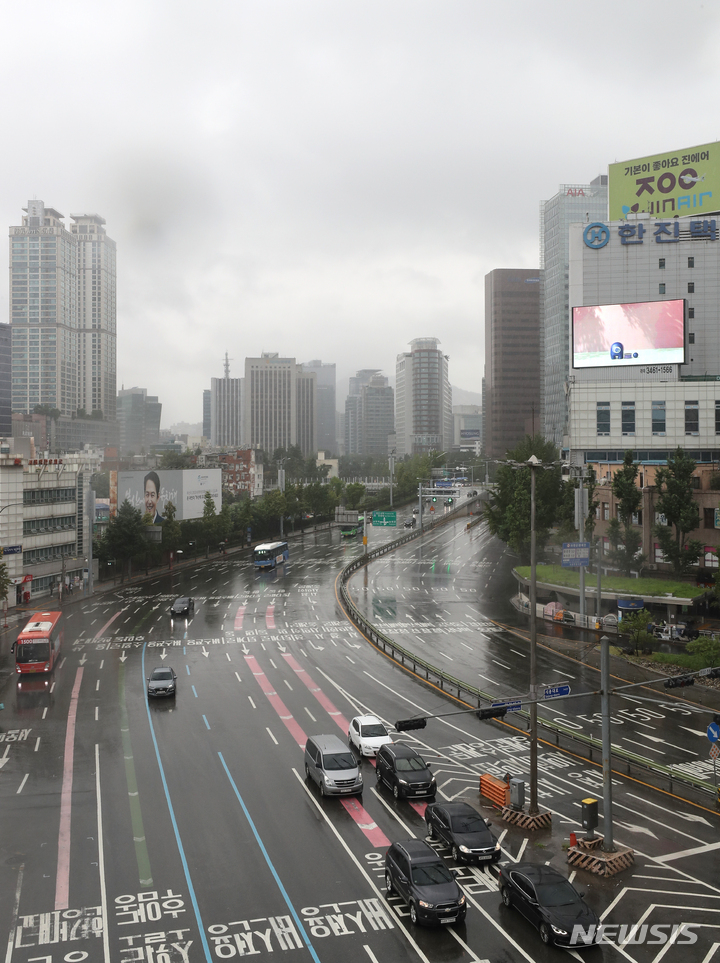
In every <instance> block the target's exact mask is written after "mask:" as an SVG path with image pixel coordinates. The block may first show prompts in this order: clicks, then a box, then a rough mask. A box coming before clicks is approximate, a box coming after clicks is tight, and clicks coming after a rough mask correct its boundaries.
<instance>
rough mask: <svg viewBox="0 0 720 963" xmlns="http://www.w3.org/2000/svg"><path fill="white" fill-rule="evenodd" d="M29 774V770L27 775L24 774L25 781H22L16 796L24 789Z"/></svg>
mask: <svg viewBox="0 0 720 963" xmlns="http://www.w3.org/2000/svg"><path fill="white" fill-rule="evenodd" d="M29 775H30V773H29V772H26V773H25V775H24V776H23V781H22V782H21V783H20V788H19V789H18V791H17V792H16V793H15V795H16V796H19V795H20V793H21V792H22V791H23V786H24V785H25V783H26V782H27V778H28V776H29Z"/></svg>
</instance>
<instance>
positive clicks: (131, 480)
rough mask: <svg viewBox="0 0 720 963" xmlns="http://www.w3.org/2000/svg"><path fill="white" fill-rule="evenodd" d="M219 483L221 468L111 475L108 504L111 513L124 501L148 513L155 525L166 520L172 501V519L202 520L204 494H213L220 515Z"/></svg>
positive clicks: (127, 472) (122, 472)
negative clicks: (168, 507)
mask: <svg viewBox="0 0 720 963" xmlns="http://www.w3.org/2000/svg"><path fill="white" fill-rule="evenodd" d="M221 483H222V470H221V469H220V468H205V469H202V470H198V469H195V468H192V469H186V470H184V471H163V470H162V469H157V470H152V471H118V472H111V473H110V502H111V507H112V509H113V514H114V513H115V511H117V509H118V508H119V507H120V505H122V503H123V502H124V501H125V500H126V499H127V500H128V501H129V502H130V504H131V505H132V506H133V508H139V509H140V511H141V512H142V513H143V515H144V514H145V513H146V512H149V513H150V514H151V515H152V516H153V521H154V522H155V523H156V524H161V523H162V522H164V521H165V506H166V505H167V503H168V502H172V503H173V505H174V506H175V508H176V512H175V520H176V521H178V522H182V521H187V519H189V518H202V513H203V508H204V505H205V493H206V492H210V494H211V495H212V499H213V502H214V503H215V511H216V512H220V509H221V508H222V494H221ZM113 488H114V489H115V490H114V491H113Z"/></svg>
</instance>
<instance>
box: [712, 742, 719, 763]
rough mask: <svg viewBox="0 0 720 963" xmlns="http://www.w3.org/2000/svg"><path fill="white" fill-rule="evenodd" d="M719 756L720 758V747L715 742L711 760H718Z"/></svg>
mask: <svg viewBox="0 0 720 963" xmlns="http://www.w3.org/2000/svg"><path fill="white" fill-rule="evenodd" d="M718 756H720V746H719V745H718V744H717V742H713V744H712V745H711V746H710V758H711V759H717V757H718Z"/></svg>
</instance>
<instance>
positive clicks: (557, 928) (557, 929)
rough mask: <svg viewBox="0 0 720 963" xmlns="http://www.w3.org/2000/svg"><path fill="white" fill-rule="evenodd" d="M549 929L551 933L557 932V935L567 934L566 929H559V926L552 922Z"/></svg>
mask: <svg viewBox="0 0 720 963" xmlns="http://www.w3.org/2000/svg"><path fill="white" fill-rule="evenodd" d="M550 929H551V930H552V931H553V933H557V935H558V936H567V930H564V929H561V927H559V926H553V925H552V923H551V924H550Z"/></svg>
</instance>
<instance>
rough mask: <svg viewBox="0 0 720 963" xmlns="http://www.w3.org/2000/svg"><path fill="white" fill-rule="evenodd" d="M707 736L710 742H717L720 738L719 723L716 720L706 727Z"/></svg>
mask: <svg viewBox="0 0 720 963" xmlns="http://www.w3.org/2000/svg"><path fill="white" fill-rule="evenodd" d="M707 737H708V739H709V740H710V742H717V741H718V739H720V725H718V723H717V722H711V723H710V725H709V726H708V727H707Z"/></svg>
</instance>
